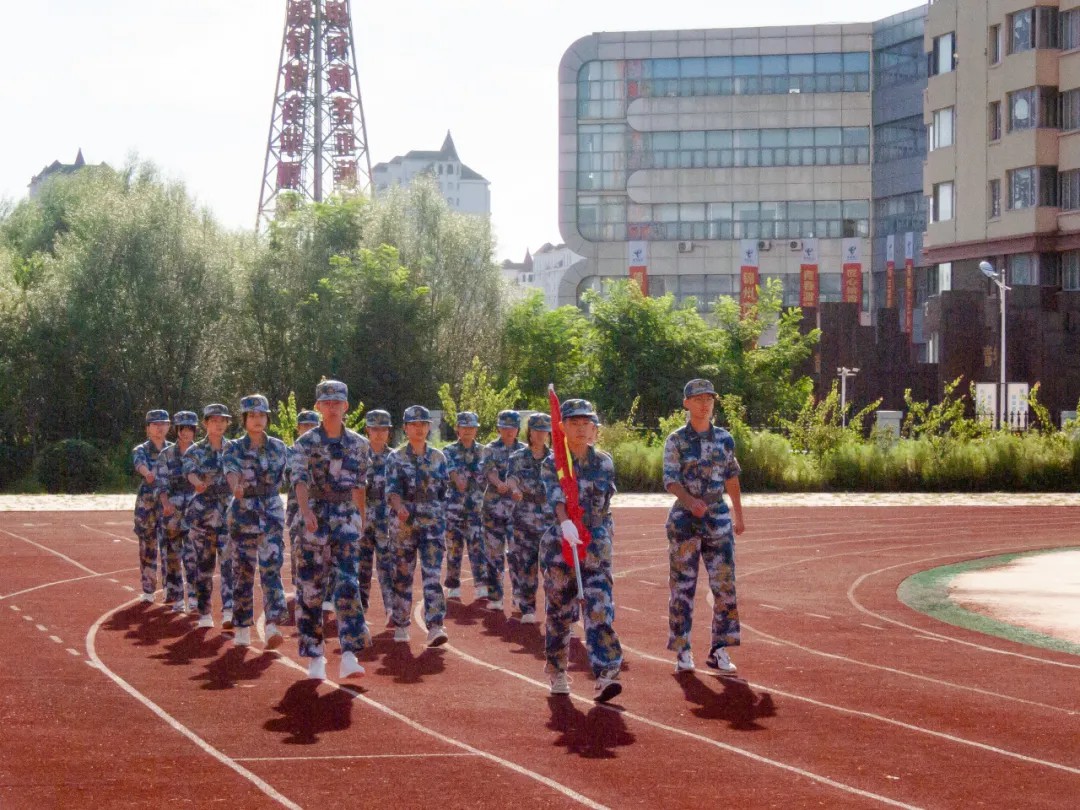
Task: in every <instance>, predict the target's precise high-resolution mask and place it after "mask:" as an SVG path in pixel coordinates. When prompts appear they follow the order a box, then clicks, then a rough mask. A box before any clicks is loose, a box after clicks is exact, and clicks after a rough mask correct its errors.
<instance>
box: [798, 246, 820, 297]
mask: <svg viewBox="0 0 1080 810" xmlns="http://www.w3.org/2000/svg"><path fill="white" fill-rule="evenodd" d="M817 305H818V243H817V239H804V240H803V248H802V258H801V259H800V260H799V306H800V307H803V308H804V309H806V308H810V307H812V308H815V309H816V308H817Z"/></svg>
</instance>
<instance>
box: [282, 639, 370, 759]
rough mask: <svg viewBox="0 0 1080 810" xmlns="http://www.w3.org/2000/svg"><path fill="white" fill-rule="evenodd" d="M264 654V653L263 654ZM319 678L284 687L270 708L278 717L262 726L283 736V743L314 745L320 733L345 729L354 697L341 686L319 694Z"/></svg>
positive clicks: (349, 719)
mask: <svg viewBox="0 0 1080 810" xmlns="http://www.w3.org/2000/svg"><path fill="white" fill-rule="evenodd" d="M264 657H265V656H264ZM319 684H320V681H315V680H311V679H310V678H306V679H304V680H302V681H297V682H296V683H294V684H293V685H292V686H290V687H289V688H288V689H287V690H285V694H284V695H283V696H282V698H281V702H280V703H278V705H276V706H274V707H273V709H274V711H275V712H277V713H278V714H279V715H281V716H280V717H275V718H271V719H270V720H267V721H266V722H265V723H263V728H264V729H266V730H267V731H270V732H273V733H274V734H281V735H284V739H282V741H281V742H282V743H283V744H284V745H314V744H315V743H317V742H318V741H319V735H320V734H325V733H327V732H330V731H344V730H345V729H347V728H349V726H351V725H352V704H353V697H352V695H350V694H349V693H348V692H345V691H343V690H341V689H331V690H330V691H328V692H326V693H324V694H320V693H319Z"/></svg>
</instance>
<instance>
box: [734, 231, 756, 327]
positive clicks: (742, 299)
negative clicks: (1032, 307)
mask: <svg viewBox="0 0 1080 810" xmlns="http://www.w3.org/2000/svg"><path fill="white" fill-rule="evenodd" d="M739 249H740V252H741V255H740V257H739V309H740V310H741V311H742V313H743V315H745V314H746V311H747V310H748V309H750V307H752V306H753V305H754V304H756V303H757V300H758V284H759V283H760V278H759V276H758V243H757V240H756V239H742V240H740V242H739Z"/></svg>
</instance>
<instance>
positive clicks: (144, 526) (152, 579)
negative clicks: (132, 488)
mask: <svg viewBox="0 0 1080 810" xmlns="http://www.w3.org/2000/svg"><path fill="white" fill-rule="evenodd" d="M144 490H145V491H144ZM135 537H137V538H138V540H139V578H140V579H141V581H142V592H143V593H153V592H154V591H156V590H157V582H158V574H157V569H158V549H159V548H161V547H163V546H164V541H165V537H164V532H163V530H162V514H161V501H159V500H158V499H157V498H156V497H154V493H153V492H151V491H150V490H149V489H148V488H145V487H140V488H139V494H138V495H136V497H135ZM161 579H162V582H163V583H167V582H168V558H167V556H166V555H161Z"/></svg>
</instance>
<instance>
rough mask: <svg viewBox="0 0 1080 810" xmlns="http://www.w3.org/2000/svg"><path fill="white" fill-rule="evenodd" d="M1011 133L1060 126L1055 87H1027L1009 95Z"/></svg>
mask: <svg viewBox="0 0 1080 810" xmlns="http://www.w3.org/2000/svg"><path fill="white" fill-rule="evenodd" d="M1007 98H1008V105H1009V132H1012V131H1014V130H1021V129H1034V128H1035V127H1051V128H1056V127H1058V126H1060V123H1061V116H1060V111H1059V107H1060V105H1059V103H1058V98H1057V90H1056V89H1054V88H1053V87H1025V88H1024V89H1023V90H1015V91H1013V92H1012V93H1009V95H1008V97H1007Z"/></svg>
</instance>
